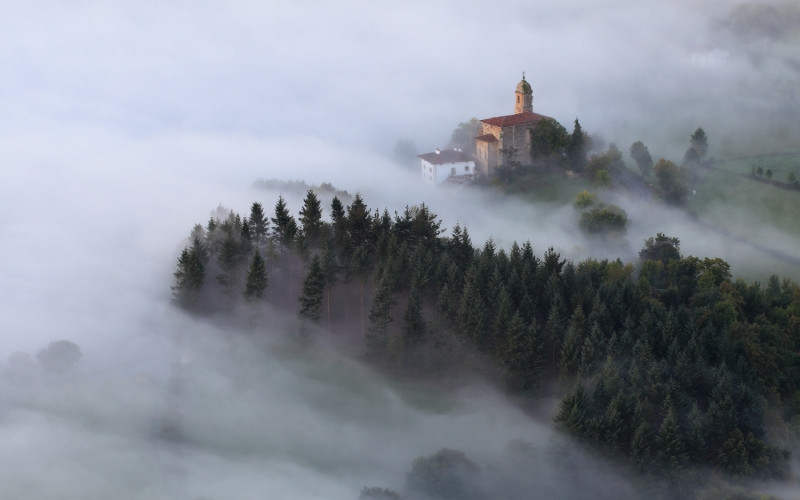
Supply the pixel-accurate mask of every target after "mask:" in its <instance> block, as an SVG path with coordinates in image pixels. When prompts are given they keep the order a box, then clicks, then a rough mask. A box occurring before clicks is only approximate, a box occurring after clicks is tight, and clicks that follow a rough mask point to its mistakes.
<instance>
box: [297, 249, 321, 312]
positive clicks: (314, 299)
mask: <svg viewBox="0 0 800 500" xmlns="http://www.w3.org/2000/svg"><path fill="white" fill-rule="evenodd" d="M324 292H325V276H324V275H323V274H322V265H321V264H320V258H319V256H317V255H315V256H314V257H312V258H311V263H310V264H309V266H308V271H307V272H306V278H305V280H303V292H302V295H300V299H299V300H300V317H301V318H304V319H308V320H311V321H314V322H317V321H319V318H320V316H321V314H322V295H323V293H324Z"/></svg>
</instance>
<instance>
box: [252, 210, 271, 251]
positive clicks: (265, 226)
mask: <svg viewBox="0 0 800 500" xmlns="http://www.w3.org/2000/svg"><path fill="white" fill-rule="evenodd" d="M268 230H269V219H267V217H266V216H265V215H264V207H262V206H261V203H258V202H254V203H253V205H252V206H251V207H250V231H251V232H252V235H253V243H254V244H255V246H256V248H257V249H259V250H260V249H262V248H263V246H264V244H265V243H266V241H267V232H268Z"/></svg>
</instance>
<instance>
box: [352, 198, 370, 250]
mask: <svg viewBox="0 0 800 500" xmlns="http://www.w3.org/2000/svg"><path fill="white" fill-rule="evenodd" d="M371 228H372V221H371V219H370V215H369V209H368V208H367V206H366V205H365V204H364V200H363V199H362V198H361V194H359V193H356V196H355V198H353V203H351V204H350V206H348V207H347V233H348V234H349V236H350V245H351V246H352V247H353V248H358V247H360V246H361V245H363V244H365V243H367V242H368V241H369V238H370V229H371Z"/></svg>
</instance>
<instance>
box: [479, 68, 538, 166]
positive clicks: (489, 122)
mask: <svg viewBox="0 0 800 500" xmlns="http://www.w3.org/2000/svg"><path fill="white" fill-rule="evenodd" d="M547 118H550V117H549V116H544V115H540V114H539V113H534V112H533V89H532V88H531V85H530V84H529V83H528V82H527V81H526V80H525V75H524V74H523V75H522V80H521V81H520V82H519V83H518V84H517V88H516V91H515V92H514V114H513V115H503V116H495V117H493V118H486V119H483V120H481V128H480V132H479V135H478V137H476V138H475V141H476V143H475V168H476V170H477V171H478V172H479V173H480V174H481V175H483V176H486V177H488V176H489V175H491V174H492V173H493V171H494V170H495V169H496V168H497V167H499V166H500V165H504V164H506V165H508V164H512V165H513V164H517V165H521V166H529V165H531V164H532V155H531V130H532V129H533V128H534V127H535V126H536V124H537V123H538V122H539V121H540V120H544V119H547Z"/></svg>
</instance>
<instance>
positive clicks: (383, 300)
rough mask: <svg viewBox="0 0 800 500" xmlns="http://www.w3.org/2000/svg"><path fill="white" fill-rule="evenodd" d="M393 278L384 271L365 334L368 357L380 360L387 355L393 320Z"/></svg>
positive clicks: (373, 300)
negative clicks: (390, 327) (390, 326)
mask: <svg viewBox="0 0 800 500" xmlns="http://www.w3.org/2000/svg"><path fill="white" fill-rule="evenodd" d="M393 303H394V301H393V299H392V285H391V278H390V277H389V276H387V274H386V273H385V272H384V273H383V275H382V276H381V277H380V280H379V281H378V287H377V289H376V290H375V297H374V298H373V299H372V306H370V309H369V326H368V327H367V332H366V334H365V336H364V343H365V344H366V348H367V357H369V358H370V359H372V360H375V361H380V360H382V359H383V358H384V356H385V355H386V348H387V346H388V344H389V323H391V321H392V304H393Z"/></svg>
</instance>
